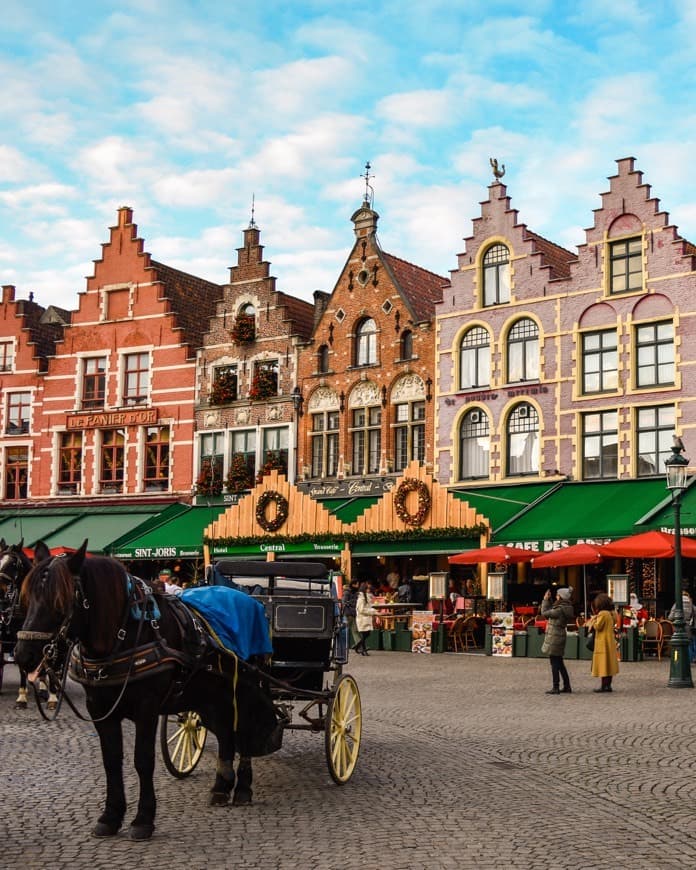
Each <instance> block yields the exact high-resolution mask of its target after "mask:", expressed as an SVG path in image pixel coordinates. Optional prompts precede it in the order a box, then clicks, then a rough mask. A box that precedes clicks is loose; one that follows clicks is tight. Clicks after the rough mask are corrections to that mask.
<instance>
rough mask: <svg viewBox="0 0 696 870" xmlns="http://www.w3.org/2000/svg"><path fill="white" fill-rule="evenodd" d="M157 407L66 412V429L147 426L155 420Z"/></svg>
mask: <svg viewBox="0 0 696 870" xmlns="http://www.w3.org/2000/svg"><path fill="white" fill-rule="evenodd" d="M157 413H158V409H157V408H139V409H136V408H133V409H129V410H127V411H98V412H95V413H93V414H84V413H82V414H80V413H77V414H67V415H66V418H65V425H66V428H67V429H111V428H112V427H113V426H148V425H151V424H152V423H156V422H157Z"/></svg>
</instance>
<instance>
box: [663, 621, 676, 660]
mask: <svg viewBox="0 0 696 870" xmlns="http://www.w3.org/2000/svg"><path fill="white" fill-rule="evenodd" d="M660 628H661V629H662V651H663V652H664V653H667V654H669V649H670V644H671V642H672V635H673V634H674V623H673V622H670V620H669V619H661V620H660Z"/></svg>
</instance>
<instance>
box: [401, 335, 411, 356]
mask: <svg viewBox="0 0 696 870" xmlns="http://www.w3.org/2000/svg"><path fill="white" fill-rule="evenodd" d="M401 359H413V333H412V332H411V330H410V329H405V330H404V331H403V332H402V333H401Z"/></svg>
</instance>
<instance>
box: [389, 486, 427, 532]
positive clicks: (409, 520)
mask: <svg viewBox="0 0 696 870" xmlns="http://www.w3.org/2000/svg"><path fill="white" fill-rule="evenodd" d="M409 492H415V493H418V509H417V510H416V512H415V514H410V513H409V512H408V510H407V509H406V498H407V496H408V494H409ZM394 510H395V511H396V515H397V517H398V518H399V519H400V520H401V522H402V523H406V525H407V526H422V525H423V521H424V520H425V518H426V517H427V516H428V511H429V510H430V493H429V492H428V487H427V486H426V485H425V484H424V483H423V481H422V480H416V478H415V477H405V478H404V479H403V481H402V483H401V484H400V485H399V487H398V488H397V490H396V493H395V495H394Z"/></svg>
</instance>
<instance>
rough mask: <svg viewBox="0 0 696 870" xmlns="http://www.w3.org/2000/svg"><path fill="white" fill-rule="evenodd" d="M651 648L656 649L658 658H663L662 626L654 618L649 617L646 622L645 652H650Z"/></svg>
mask: <svg viewBox="0 0 696 870" xmlns="http://www.w3.org/2000/svg"><path fill="white" fill-rule="evenodd" d="M651 649H654V650H655V654H656V655H657V660H658V661H660V659H661V658H662V626H661V625H660V623H659V622H657V621H656V620H654V619H649V620H648V621H647V622H646V623H645V635H644V637H643V652H644V653H648V652H650V650H651Z"/></svg>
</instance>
